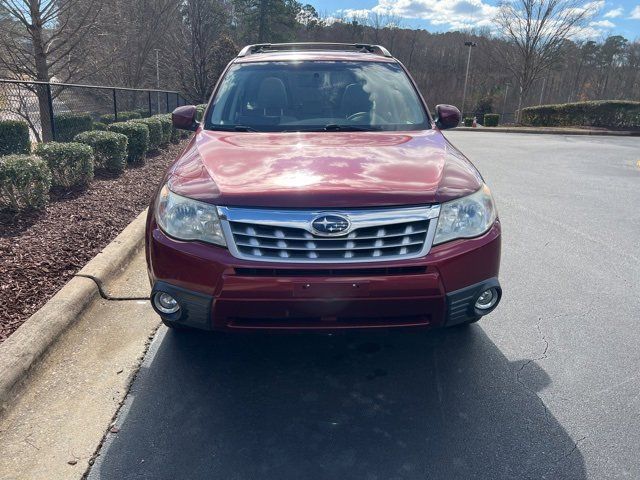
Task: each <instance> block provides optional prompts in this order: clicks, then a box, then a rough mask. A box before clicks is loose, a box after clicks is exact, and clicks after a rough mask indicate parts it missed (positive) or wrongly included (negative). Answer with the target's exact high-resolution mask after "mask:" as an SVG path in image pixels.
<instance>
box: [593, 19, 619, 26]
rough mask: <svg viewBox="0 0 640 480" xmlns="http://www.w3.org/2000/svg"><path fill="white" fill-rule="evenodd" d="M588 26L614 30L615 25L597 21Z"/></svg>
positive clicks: (606, 21)
mask: <svg viewBox="0 0 640 480" xmlns="http://www.w3.org/2000/svg"><path fill="white" fill-rule="evenodd" d="M589 26H590V27H596V28H614V27H615V26H616V24H615V23H613V22H611V21H609V20H598V21H597V22H591V23H589Z"/></svg>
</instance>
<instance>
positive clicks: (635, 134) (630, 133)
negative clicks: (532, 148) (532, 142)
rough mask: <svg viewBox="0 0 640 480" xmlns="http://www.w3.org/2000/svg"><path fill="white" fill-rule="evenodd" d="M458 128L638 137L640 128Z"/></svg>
mask: <svg viewBox="0 0 640 480" xmlns="http://www.w3.org/2000/svg"><path fill="white" fill-rule="evenodd" d="M456 130H462V131H465V132H467V131H468V132H485V133H487V132H494V133H495V132H499V133H538V134H540V133H546V134H549V135H609V136H615V137H638V136H640V130H637V131H623V130H595V129H594V130H590V129H587V128H570V127H515V126H513V127H476V128H474V127H457V128H456Z"/></svg>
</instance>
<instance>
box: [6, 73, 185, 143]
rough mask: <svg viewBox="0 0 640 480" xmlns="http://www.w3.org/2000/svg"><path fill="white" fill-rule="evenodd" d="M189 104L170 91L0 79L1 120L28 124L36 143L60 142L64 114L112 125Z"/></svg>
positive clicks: (180, 96) (167, 111)
mask: <svg viewBox="0 0 640 480" xmlns="http://www.w3.org/2000/svg"><path fill="white" fill-rule="evenodd" d="M186 104H187V101H186V100H185V99H184V97H183V96H182V95H180V93H178V92H174V91H168V90H152V89H136V88H119V87H105V86H96V85H75V84H69V83H47V82H35V81H21V80H2V79H0V120H21V121H24V122H26V123H27V124H28V125H29V129H30V130H31V137H32V140H33V141H36V142H42V141H45V142H46V141H50V140H56V119H57V117H58V116H59V115H60V114H65V113H79V114H80V113H82V114H89V115H90V116H91V118H92V119H93V121H95V122H101V121H102V122H103V123H109V122H112V121H118V120H126V119H128V118H129V117H130V114H129V112H137V113H138V114H140V116H142V117H147V116H151V115H155V114H157V113H169V112H171V111H173V110H174V109H175V108H176V107H178V106H181V105H186ZM105 120H107V121H105Z"/></svg>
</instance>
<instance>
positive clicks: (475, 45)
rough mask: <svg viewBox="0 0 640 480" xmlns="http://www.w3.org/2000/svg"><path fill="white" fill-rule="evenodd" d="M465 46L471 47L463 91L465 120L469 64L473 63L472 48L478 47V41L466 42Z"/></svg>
mask: <svg viewBox="0 0 640 480" xmlns="http://www.w3.org/2000/svg"><path fill="white" fill-rule="evenodd" d="M464 46H465V47H469V55H468V56H467V73H466V74H465V76H464V90H463V91H462V118H463V120H464V112H465V104H466V102H467V82H468V81H469V64H470V63H471V49H472V48H473V47H477V46H478V44H477V43H476V42H464Z"/></svg>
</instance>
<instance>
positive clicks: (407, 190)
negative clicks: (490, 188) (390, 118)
mask: <svg viewBox="0 0 640 480" xmlns="http://www.w3.org/2000/svg"><path fill="white" fill-rule="evenodd" d="M169 182H170V188H171V189H172V190H173V191H174V192H175V193H177V194H179V195H184V196H188V197H191V198H194V199H197V200H201V201H205V202H209V203H214V204H217V205H226V206H253V207H284V208H332V207H341V208H355V207H371V206H394V205H419V204H429V203H440V202H445V201H447V200H451V199H453V198H457V197H460V196H464V195H468V194H470V193H473V192H474V191H476V190H477V189H478V188H480V186H481V184H482V178H481V177H480V174H479V173H478V172H477V170H476V169H475V167H474V166H473V165H472V164H471V163H470V162H469V161H468V160H467V159H466V158H465V157H464V156H463V155H462V154H461V153H460V152H459V151H458V150H456V149H455V148H454V147H453V146H452V145H451V144H450V143H448V142H447V140H446V139H445V138H444V136H443V135H442V134H441V133H440V132H439V131H438V130H427V131H419V132H321V133H318V132H316V133H247V132H237V133H236V132H219V131H208V130H199V131H198V132H197V133H196V135H195V136H194V138H193V139H192V141H191V143H190V144H189V146H188V147H187V148H186V150H185V152H184V153H183V155H182V156H181V157H180V159H178V160H177V161H176V163H175V164H174V165H173V167H172V169H171V171H170V176H169Z"/></svg>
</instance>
